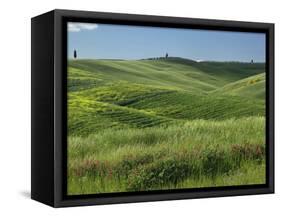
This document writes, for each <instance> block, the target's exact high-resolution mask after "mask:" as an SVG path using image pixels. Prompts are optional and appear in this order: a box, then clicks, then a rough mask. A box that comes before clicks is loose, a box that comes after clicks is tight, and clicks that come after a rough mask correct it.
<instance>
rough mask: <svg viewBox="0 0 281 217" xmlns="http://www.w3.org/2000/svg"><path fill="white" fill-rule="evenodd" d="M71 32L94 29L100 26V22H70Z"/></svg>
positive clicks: (68, 26) (69, 28) (69, 29)
mask: <svg viewBox="0 0 281 217" xmlns="http://www.w3.org/2000/svg"><path fill="white" fill-rule="evenodd" d="M67 28H68V31H69V32H80V31H81V30H94V29H96V28H98V24H95V23H68V25H67Z"/></svg>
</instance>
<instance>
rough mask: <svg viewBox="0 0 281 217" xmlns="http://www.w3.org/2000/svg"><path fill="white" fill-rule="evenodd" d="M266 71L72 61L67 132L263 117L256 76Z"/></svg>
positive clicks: (173, 62) (176, 61)
mask: <svg viewBox="0 0 281 217" xmlns="http://www.w3.org/2000/svg"><path fill="white" fill-rule="evenodd" d="M205 68H207V70H206V69H205ZM238 68H240V69H241V70H240V71H239V70H238ZM217 69H220V71H219V73H215V71H216V70H217ZM263 70H264V66H263V64H246V63H215V62H201V63H198V62H194V61H191V60H185V59H181V58H168V59H158V60H134V61H125V60H72V61H69V72H68V90H69V94H68V96H69V133H70V134H75V135H89V134H91V133H94V132H98V131H100V130H102V129H107V128H116V129H121V128H146V127H152V126H165V125H167V124H171V123H178V122H183V121H188V120H194V119H205V120H224V119H229V118H241V117H249V116H264V101H263V100H260V99H262V94H263V91H264V89H263V86H262V83H263V82H264V77H262V75H261V74H259V75H253V74H255V73H256V74H257V73H261V72H263ZM237 71H239V73H237ZM255 90H256V91H255ZM79 129H80V130H79Z"/></svg>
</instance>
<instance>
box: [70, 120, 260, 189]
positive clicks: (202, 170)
mask: <svg viewBox="0 0 281 217" xmlns="http://www.w3.org/2000/svg"><path fill="white" fill-rule="evenodd" d="M264 121H265V120H264V118H253V117H252V118H247V119H245V118H243V119H237V120H234V119H232V120H228V121H206V120H195V121H188V122H186V123H183V124H181V125H172V126H169V127H153V128H147V129H129V130H127V129H120V130H112V129H107V130H104V131H102V132H100V133H96V134H93V135H90V136H88V137H69V140H68V144H69V146H68V158H69V160H68V162H69V165H68V169H69V170H68V171H69V173H68V174H69V180H70V184H69V189H68V192H69V193H70V194H81V193H85V192H83V189H80V190H79V191H78V189H77V186H76V185H78V184H77V183H79V182H83V180H84V181H85V180H91V181H92V182H93V186H95V187H93V188H92V190H90V189H88V188H86V189H88V191H89V192H88V193H98V192H102V191H103V190H102V189H104V188H105V187H106V189H111V191H110V192H115V191H134V190H152V189H166V188H169V186H171V185H173V186H174V187H175V188H177V186H178V187H180V186H182V185H183V184H182V183H183V182H184V181H185V180H209V181H210V180H213V179H214V180H216V179H217V178H218V176H219V177H220V176H223V177H228V176H231V174H233V173H238V172H237V171H236V170H237V169H238V170H239V167H240V166H241V165H246V164H251V167H252V168H255V167H256V168H255V169H257V168H259V167H260V164H261V163H262V162H263V159H264V149H265V138H264V133H265V129H264ZM101 178H102V179H103V181H102V182H101ZM253 178H254V180H255V179H256V177H253ZM245 179H246V178H245ZM247 179H248V180H249V182H250V181H252V182H254V180H253V179H251V177H247ZM112 180H114V181H112ZM230 180H231V179H230ZM261 180H262V179H261ZM204 182H205V181H204ZM260 182H261V181H260ZM247 183H248V182H246V183H244V184H247ZM226 184H227V183H226ZM87 185H88V184H87ZM102 185H104V187H103V186H102ZM75 186H76V187H75ZM120 186H123V187H122V188H120ZM145 186H146V188H144V187H145ZM82 187H83V188H85V186H82ZM192 187H196V185H187V186H185V188H192ZM74 189H76V190H74ZM105 192H108V190H106V191H105Z"/></svg>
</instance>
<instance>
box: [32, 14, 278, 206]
mask: <svg viewBox="0 0 281 217" xmlns="http://www.w3.org/2000/svg"><path fill="white" fill-rule="evenodd" d="M68 21H77V22H95V23H109V24H126V25H141V26H157V27H169V28H174V27H176V28H189V29H206V30H223V31H239V32H262V33H265V34H266V117H267V118H266V142H267V146H266V184H262V185H249V186H231V187H211V188H201V189H199V188H197V189H185V190H165V191H149V192H137V193H133V192H126V193H107V194H100V195H80V196H67V195H66V184H67V183H66V171H67V168H66V155H67V153H66V152H67V149H66V145H67V137H66V136H67V112H66V111H67V103H66V102H67V98H66V94H67V79H66V70H67V53H66V52H67V40H66V39H67V28H66V23H67V22H68ZM31 25H32V29H31V42H32V43H31V51H32V56H31V59H32V64H31V80H32V87H31V90H32V91H31V92H32V96H31V97H32V104H31V108H32V111H31V112H32V120H31V122H32V136H31V138H32V142H31V157H32V159H31V172H32V176H31V198H32V199H34V200H37V201H40V202H42V203H45V204H48V205H50V206H53V207H67V206H80V205H98V204H112V203H130V202H144V201H160V200H175V199H189V198H206V197H223V196H237V195H252V194H267V193H274V24H272V23H256V22H240V21H239V22H238V21H224V20H209V19H193V18H179V17H164V16H147V15H132V14H117V13H102V12H88V11H71V10H53V11H50V12H48V13H45V14H42V15H40V16H37V17H34V18H32V22H31Z"/></svg>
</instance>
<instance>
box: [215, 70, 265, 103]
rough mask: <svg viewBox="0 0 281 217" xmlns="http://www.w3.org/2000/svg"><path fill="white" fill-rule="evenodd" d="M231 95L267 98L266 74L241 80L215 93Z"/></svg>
mask: <svg viewBox="0 0 281 217" xmlns="http://www.w3.org/2000/svg"><path fill="white" fill-rule="evenodd" d="M214 92H216V93H224V94H230V95H239V96H247V97H249V98H257V99H261V100H262V99H264V98H265V73H261V74H258V75H253V76H250V77H248V78H245V79H241V80H238V81H235V82H232V83H230V84H227V85H225V86H223V87H222V88H219V89H217V90H216V91H214Z"/></svg>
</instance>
